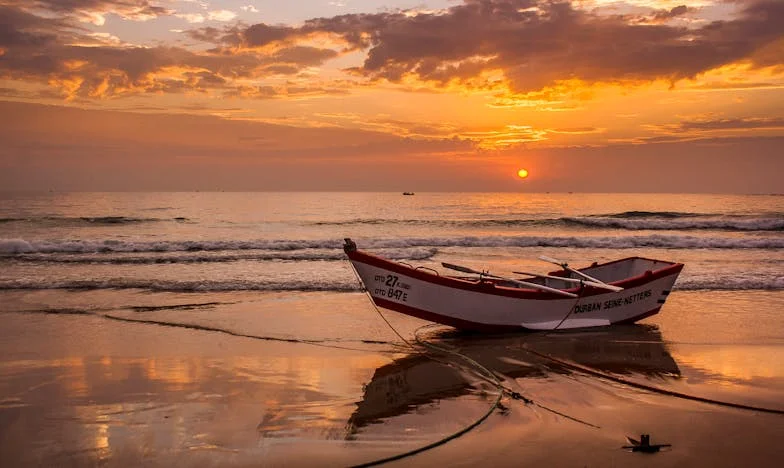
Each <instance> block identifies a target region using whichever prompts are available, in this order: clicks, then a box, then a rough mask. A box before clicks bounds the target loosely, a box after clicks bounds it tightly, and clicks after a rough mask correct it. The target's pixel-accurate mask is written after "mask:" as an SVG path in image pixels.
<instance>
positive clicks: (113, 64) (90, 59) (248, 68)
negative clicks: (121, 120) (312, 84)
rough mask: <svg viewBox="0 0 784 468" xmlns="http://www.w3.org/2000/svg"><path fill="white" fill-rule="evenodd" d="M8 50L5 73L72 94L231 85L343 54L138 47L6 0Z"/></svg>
mask: <svg viewBox="0 0 784 468" xmlns="http://www.w3.org/2000/svg"><path fill="white" fill-rule="evenodd" d="M83 1H85V2H86V0H83ZM96 1H97V0H96ZM204 31H209V30H208V29H205V30H204ZM205 34H207V32H205ZM0 50H2V54H0V78H5V79H11V80H24V81H28V82H34V81H38V82H41V83H46V84H48V85H49V86H51V87H53V88H56V89H57V90H59V93H60V96H61V97H64V98H67V99H76V98H104V97H118V96H128V95H134V94H139V93H151V92H154V93H161V92H163V93H179V92H188V91H195V92H205V91H207V90H210V89H216V90H221V91H223V90H227V89H228V88H230V87H232V83H233V82H234V81H235V80H239V79H248V78H255V79H258V78H264V77H267V76H272V75H275V76H278V75H296V74H298V73H300V72H303V71H307V70H309V69H310V67H314V66H319V65H321V64H322V63H323V62H324V61H326V60H330V59H332V58H334V57H335V56H336V55H337V52H335V51H333V50H331V49H322V48H316V47H309V46H302V45H291V46H288V47H279V48H277V49H276V50H274V51H270V52H268V53H264V54H261V53H236V54H233V53H221V52H215V53H214V52H209V51H207V52H203V51H192V50H188V49H186V48H183V47H172V46H157V47H135V46H131V45H128V44H124V43H122V42H121V41H120V39H119V38H117V37H115V36H112V35H111V34H107V33H94V32H91V31H89V30H87V29H85V28H84V27H83V26H81V25H80V24H79V22H78V20H77V19H75V18H73V17H46V16H37V15H35V14H33V13H30V12H28V11H26V10H24V9H21V8H14V7H11V6H5V5H0Z"/></svg>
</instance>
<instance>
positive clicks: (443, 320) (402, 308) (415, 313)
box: [371, 297, 661, 333]
mask: <svg viewBox="0 0 784 468" xmlns="http://www.w3.org/2000/svg"><path fill="white" fill-rule="evenodd" d="M371 299H372V300H373V301H374V302H375V303H376V305H378V306H379V307H383V308H385V309H389V310H391V311H394V312H400V313H401V314H405V315H410V316H411V317H416V318H418V319H422V320H427V321H428V322H435V323H440V324H442V325H447V326H450V327H454V328H457V329H459V330H467V331H475V332H482V333H509V332H520V331H541V330H531V329H528V328H525V327H523V326H521V325H519V326H518V325H492V324H488V323H481V322H472V321H470V320H463V319H458V318H454V317H448V316H445V315H441V314H436V313H433V312H428V311H426V310H422V309H417V308H416V307H411V306H407V305H404V304H400V303H398V302H392V301H390V300H387V299H381V298H373V297H371ZM660 309H661V307H657V308H655V309H653V310H649V311H648V312H645V313H642V314H640V315H637V316H634V317H630V318H628V319H624V320H621V321H618V322H613V324H628V323H634V322H636V321H638V320H642V319H644V318H646V317H650V316H651V315H656V314H657V313H659V310H660Z"/></svg>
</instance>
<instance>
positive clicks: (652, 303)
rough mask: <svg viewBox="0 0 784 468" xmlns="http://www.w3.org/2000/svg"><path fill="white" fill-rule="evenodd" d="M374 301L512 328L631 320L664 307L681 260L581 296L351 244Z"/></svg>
mask: <svg viewBox="0 0 784 468" xmlns="http://www.w3.org/2000/svg"><path fill="white" fill-rule="evenodd" d="M346 253H347V255H348V256H349V260H350V261H351V264H352V266H353V267H354V269H355V270H356V272H357V275H358V276H359V278H360V280H361V281H362V283H363V285H364V287H365V288H366V290H367V292H368V294H369V295H370V297H371V299H372V300H373V302H374V303H375V304H376V305H377V306H379V307H383V308H385V309H389V310H393V311H396V312H400V313H403V314H407V315H411V316H414V317H418V318H420V319H424V320H428V321H432V322H437V323H441V324H444V325H449V326H452V327H455V328H458V329H462V330H472V331H482V332H506V331H520V330H553V329H569V328H589V327H596V326H606V325H611V324H616V323H632V322H635V321H637V320H641V319H643V318H645V317H648V316H651V315H654V314H656V313H658V312H659V310H660V308H661V307H662V305H663V304H664V302H665V301H666V299H667V296H668V295H669V293H670V290H671V288H672V286H673V284H674V283H675V280H676V279H677V277H678V274H679V273H680V271H681V269H682V268H683V265H682V264H676V263H668V266H667V267H666V268H662V269H660V270H658V271H655V272H646V273H645V274H643V275H639V276H638V277H634V278H628V279H625V280H624V281H620V282H616V283H613V284H615V285H618V286H621V287H623V288H624V289H623V290H622V291H620V292H613V291H608V290H605V289H599V288H593V287H585V288H581V289H580V288H575V289H574V290H570V291H571V292H575V293H577V294H579V297H577V298H576V299H574V298H569V297H564V296H560V295H557V294H554V293H551V292H547V291H540V290H534V289H521V288H515V287H504V286H501V285H499V284H496V283H495V282H492V281H485V282H482V281H470V280H465V279H460V278H454V277H449V276H440V275H438V274H436V273H434V272H431V271H428V270H426V269H416V268H412V267H409V266H407V265H403V264H400V263H397V262H392V261H389V260H386V259H384V258H381V257H377V256H375V255H371V254H369V253H366V252H362V251H359V250H353V251H352V250H351V249H346Z"/></svg>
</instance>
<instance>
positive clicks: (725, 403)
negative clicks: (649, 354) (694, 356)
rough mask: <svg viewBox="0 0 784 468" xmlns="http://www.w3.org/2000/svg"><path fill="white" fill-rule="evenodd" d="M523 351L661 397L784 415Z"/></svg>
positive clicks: (534, 352)
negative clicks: (657, 385)
mask: <svg viewBox="0 0 784 468" xmlns="http://www.w3.org/2000/svg"><path fill="white" fill-rule="evenodd" d="M523 349H525V350H526V351H528V352H529V353H531V354H534V355H536V356H539V357H542V358H545V359H548V360H550V361H553V362H555V363H558V364H560V365H562V366H564V367H568V368H570V369H572V370H577V371H579V372H583V373H585V374H588V375H592V376H594V377H598V378H601V379H606V380H610V381H613V382H616V383H620V384H623V385H627V386H629V387H634V388H637V389H640V390H646V391H649V392H652V393H658V394H661V395H666V396H671V397H675V398H681V399H684V400H691V401H698V402H701V403H708V404H712V405H718V406H726V407H728V408H736V409H741V410H748V411H759V412H762V413H771V414H781V415H784V410H780V409H775V408H765V407H762V406H752V405H744V404H741V403H732V402H728V401H721V400H714V399H712V398H705V397H701V396H696V395H689V394H687V393H681V392H676V391H674V390H667V389H664V388H659V387H654V386H652V385H646V384H642V383H637V382H633V381H631V380H626V379H624V378H621V377H616V376H614V375H610V374H605V373H604V372H599V371H597V370H594V369H591V368H588V367H584V366H581V365H578V364H573V363H570V362H568V361H563V360H561V359H558V358H555V357H552V356H550V355H548V354H543V353H540V352H538V351H534V350H532V349H531V348H529V347H528V346H523Z"/></svg>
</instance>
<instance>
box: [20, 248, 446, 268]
mask: <svg viewBox="0 0 784 468" xmlns="http://www.w3.org/2000/svg"><path fill="white" fill-rule="evenodd" d="M377 253H378V254H379V255H381V256H383V257H385V258H389V259H392V260H427V259H429V258H431V257H433V256H434V255H435V254H436V253H438V250H437V249H435V248H429V249H428V248H414V249H405V250H401V249H386V250H383V251H378V252H377ZM13 259H14V260H18V261H24V262H49V263H66V264H114V265H145V264H169V263H222V262H237V261H274V260H279V261H337V260H345V259H346V255H345V254H344V253H343V251H342V250H336V249H331V250H312V249H308V250H303V251H290V252H246V253H243V252H240V253H235V252H232V251H226V252H212V253H198V252H196V253H191V252H174V253H173V254H172V253H169V252H167V253H166V254H165V255H160V254H155V253H147V254H145V255H141V254H139V255H137V254H132V255H118V254H117V253H108V254H94V253H87V254H73V253H65V254H63V253H55V254H44V253H32V254H20V255H15V256H14V257H13Z"/></svg>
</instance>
